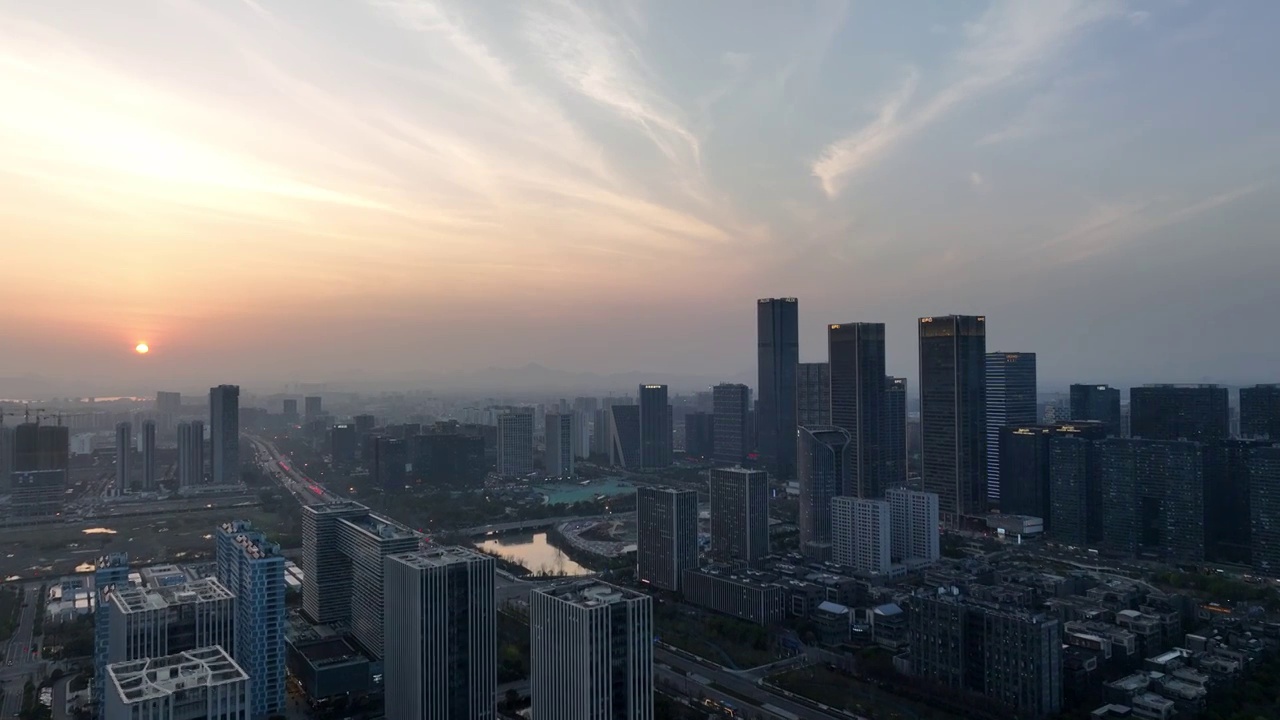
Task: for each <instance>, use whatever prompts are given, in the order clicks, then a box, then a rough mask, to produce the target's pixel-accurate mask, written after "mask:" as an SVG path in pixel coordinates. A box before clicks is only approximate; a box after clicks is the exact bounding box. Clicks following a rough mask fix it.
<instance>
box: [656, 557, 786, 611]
mask: <svg viewBox="0 0 1280 720" xmlns="http://www.w3.org/2000/svg"><path fill="white" fill-rule="evenodd" d="M682 582H683V588H684V598H685V600H687V601H688V602H690V603H692V604H694V605H697V606H699V607H704V608H707V609H708V610H714V611H716V612H719V613H724V614H725V615H731V616H733V617H736V618H740V619H742V620H746V621H748V622H753V623H756V624H757V625H773V624H775V623H779V622H782V620H783V618H785V617H786V615H787V600H788V593H787V590H786V588H784V587H783V586H782V585H780V584H779V583H777V582H775V581H774V579H773V578H772V577H768V576H763V575H762V574H761V573H758V572H755V571H751V570H748V569H746V568H742V567H734V566H727V565H709V566H707V567H704V568H693V569H689V570H685V571H684V578H683V581H682Z"/></svg>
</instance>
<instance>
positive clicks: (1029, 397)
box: [985, 352, 1037, 509]
mask: <svg viewBox="0 0 1280 720" xmlns="http://www.w3.org/2000/svg"><path fill="white" fill-rule="evenodd" d="M985 367H986V383H987V419H986V425H987V428H986V430H987V499H988V500H989V501H990V502H992V503H997V504H998V503H999V502H1000V492H1001V489H1002V488H1001V486H1000V462H1001V456H1000V453H999V452H995V448H997V447H999V443H1000V432H1001V429H1002V428H1003V427H1004V426H1006V425H1035V424H1036V420H1037V417H1036V354H1035V353H1029V352H992V353H987V356H986V361H985ZM998 506H999V507H1000V508H1001V509H1004V506H1003V505H998Z"/></svg>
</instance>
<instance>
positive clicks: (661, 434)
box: [640, 385, 672, 469]
mask: <svg viewBox="0 0 1280 720" xmlns="http://www.w3.org/2000/svg"><path fill="white" fill-rule="evenodd" d="M671 442H672V434H671V403H669V402H668V401H667V386H666V385H641V386H640V467H642V468H646V469H649V468H664V467H670V465H671Z"/></svg>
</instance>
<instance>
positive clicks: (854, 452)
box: [827, 323, 884, 499]
mask: <svg viewBox="0 0 1280 720" xmlns="http://www.w3.org/2000/svg"><path fill="white" fill-rule="evenodd" d="M827 361H828V364H829V365H830V366H831V371H830V372H831V424H832V425H834V426H836V427H838V428H844V430H845V431H846V432H848V433H849V462H850V476H851V483H852V485H851V486H850V487H849V489H848V492H847V494H848V495H852V496H854V497H860V498H867V499H877V498H882V497H884V483H883V481H882V480H881V475H882V474H883V473H884V467H883V464H882V460H881V451H880V444H881V443H882V442H883V441H884V437H883V435H882V433H883V429H882V428H883V425H884V323H843V324H840V325H828V326H827Z"/></svg>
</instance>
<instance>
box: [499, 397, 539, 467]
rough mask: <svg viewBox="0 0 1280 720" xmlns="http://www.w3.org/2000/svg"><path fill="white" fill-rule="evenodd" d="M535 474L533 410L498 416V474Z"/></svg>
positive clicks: (516, 409)
mask: <svg viewBox="0 0 1280 720" xmlns="http://www.w3.org/2000/svg"><path fill="white" fill-rule="evenodd" d="M530 472H533V408H514V409H512V410H509V411H507V412H504V413H503V414H501V415H499V416H498V474H499V475H504V476H507V477H515V476H517V475H525V474H527V473H530Z"/></svg>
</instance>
